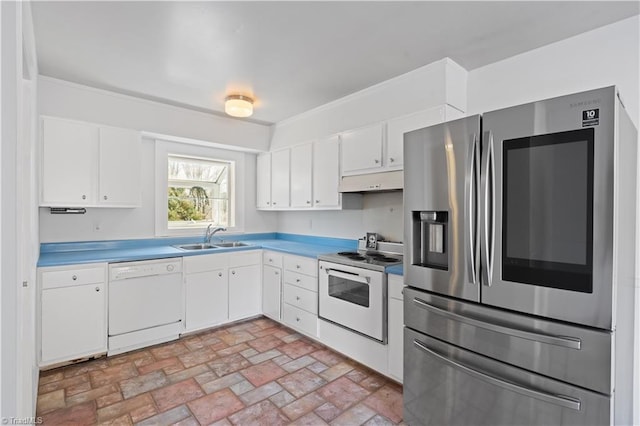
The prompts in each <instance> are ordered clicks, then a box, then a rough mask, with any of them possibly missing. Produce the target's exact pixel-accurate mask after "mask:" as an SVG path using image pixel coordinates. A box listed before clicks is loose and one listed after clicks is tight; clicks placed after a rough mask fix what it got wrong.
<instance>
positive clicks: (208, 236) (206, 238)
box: [204, 223, 227, 244]
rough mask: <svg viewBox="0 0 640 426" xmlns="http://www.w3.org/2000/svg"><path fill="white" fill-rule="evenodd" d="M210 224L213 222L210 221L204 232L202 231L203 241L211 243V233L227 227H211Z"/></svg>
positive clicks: (224, 229)
mask: <svg viewBox="0 0 640 426" xmlns="http://www.w3.org/2000/svg"><path fill="white" fill-rule="evenodd" d="M212 226H213V223H210V224H209V226H207V230H206V232H205V233H204V242H205V243H207V244H211V238H212V237H213V234H215V233H216V232H218V231H226V230H227V228H225V227H222V226H218V227H216V228H213V229H211V227H212Z"/></svg>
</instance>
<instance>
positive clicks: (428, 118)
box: [385, 106, 445, 169]
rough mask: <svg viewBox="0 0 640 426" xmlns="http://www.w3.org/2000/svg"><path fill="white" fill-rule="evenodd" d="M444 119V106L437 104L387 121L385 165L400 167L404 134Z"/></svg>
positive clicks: (401, 164)
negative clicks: (437, 105)
mask: <svg viewBox="0 0 640 426" xmlns="http://www.w3.org/2000/svg"><path fill="white" fill-rule="evenodd" d="M443 121H445V107H444V106H439V107H435V108H430V109H427V110H424V111H419V112H416V113H414V114H409V115H405V116H402V117H398V118H394V119H391V120H389V121H388V122H387V151H386V154H385V165H386V166H387V167H388V168H397V169H401V168H402V166H403V160H402V156H403V141H404V134H405V133H406V132H410V131H412V130H417V129H421V128H423V127H428V126H432V125H434V124H437V123H442V122H443Z"/></svg>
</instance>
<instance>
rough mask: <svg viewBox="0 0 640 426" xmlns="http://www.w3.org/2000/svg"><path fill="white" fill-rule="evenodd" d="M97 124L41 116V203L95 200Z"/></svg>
mask: <svg viewBox="0 0 640 426" xmlns="http://www.w3.org/2000/svg"><path fill="white" fill-rule="evenodd" d="M98 138H99V134H98V127H97V126H91V125H88V124H82V123H75V122H71V121H65V120H57V119H53V118H43V120H42V149H43V151H42V199H41V202H40V205H42V206H53V207H56V206H60V207H65V206H66V207H78V206H87V205H90V204H95V192H96V187H97V185H96V180H97V170H96V167H97V165H98Z"/></svg>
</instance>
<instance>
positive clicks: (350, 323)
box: [318, 261, 387, 343]
mask: <svg viewBox="0 0 640 426" xmlns="http://www.w3.org/2000/svg"><path fill="white" fill-rule="evenodd" d="M318 287H319V288H318V293H319V294H318V296H319V297H318V305H319V306H318V316H319V317H320V318H322V319H325V320H327V321H331V322H333V323H335V324H337V325H339V326H342V327H346V328H349V329H351V330H353V331H355V332H357V333H360V334H362V335H364V336H366V337H370V338H372V339H375V340H378V341H380V342H382V343H386V342H387V304H386V300H387V283H386V274H385V273H383V272H378V271H371V270H369V269H363V268H355V267H352V266H346V265H341V264H338V263H331V262H324V261H321V262H320V274H319V277H318Z"/></svg>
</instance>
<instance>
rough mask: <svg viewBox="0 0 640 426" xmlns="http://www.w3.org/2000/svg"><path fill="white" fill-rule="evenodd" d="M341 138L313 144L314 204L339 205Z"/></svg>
mask: <svg viewBox="0 0 640 426" xmlns="http://www.w3.org/2000/svg"><path fill="white" fill-rule="evenodd" d="M339 142H340V140H339V139H338V136H334V137H332V138H329V139H325V140H321V141H317V142H315V143H314V144H313V195H314V197H313V198H314V200H313V205H314V207H338V206H339V205H340V194H339V193H338V185H339V183H340V145H339Z"/></svg>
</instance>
